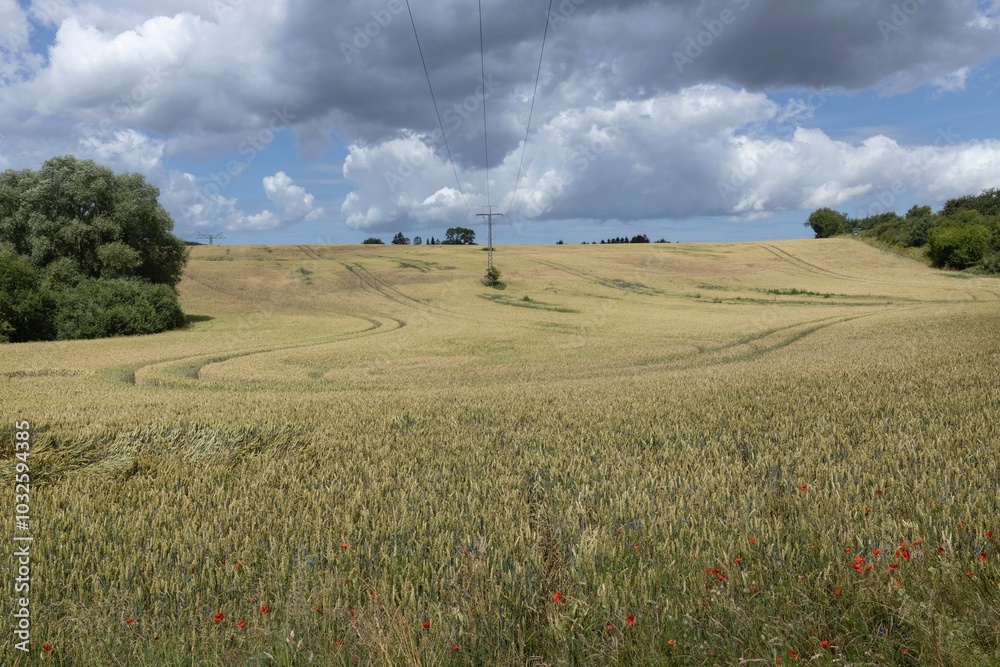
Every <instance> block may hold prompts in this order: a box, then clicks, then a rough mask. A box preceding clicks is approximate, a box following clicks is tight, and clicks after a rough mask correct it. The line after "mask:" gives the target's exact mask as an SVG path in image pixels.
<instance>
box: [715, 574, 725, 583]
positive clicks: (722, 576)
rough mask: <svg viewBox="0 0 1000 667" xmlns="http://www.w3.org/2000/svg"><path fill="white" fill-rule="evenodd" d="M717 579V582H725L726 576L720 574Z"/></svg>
mask: <svg viewBox="0 0 1000 667" xmlns="http://www.w3.org/2000/svg"><path fill="white" fill-rule="evenodd" d="M717 578H718V580H719V581H725V580H726V575H724V574H721V573H720V574H719V575H717Z"/></svg>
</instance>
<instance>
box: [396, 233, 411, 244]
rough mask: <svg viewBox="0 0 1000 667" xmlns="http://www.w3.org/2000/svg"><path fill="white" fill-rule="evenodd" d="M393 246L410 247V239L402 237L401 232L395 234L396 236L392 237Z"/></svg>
mask: <svg viewBox="0 0 1000 667" xmlns="http://www.w3.org/2000/svg"><path fill="white" fill-rule="evenodd" d="M392 244H393V245H410V239H408V238H406V237H405V236H403V232H396V235H395V236H393V237H392Z"/></svg>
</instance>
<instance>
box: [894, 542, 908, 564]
mask: <svg viewBox="0 0 1000 667" xmlns="http://www.w3.org/2000/svg"><path fill="white" fill-rule="evenodd" d="M905 545H906V543H905V542H904V543H903V544H902V545H900V547H899V548H898V549H896V555H897V556H898V557H900V558H902V559H903V560H905V561H909V560H910V550H909V549H907V548H906V546H905Z"/></svg>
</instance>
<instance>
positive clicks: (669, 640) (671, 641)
mask: <svg viewBox="0 0 1000 667" xmlns="http://www.w3.org/2000/svg"><path fill="white" fill-rule="evenodd" d="M676 643H677V640H676V639H673V638H670V639H668V640H667V646H673V645H674V644H676Z"/></svg>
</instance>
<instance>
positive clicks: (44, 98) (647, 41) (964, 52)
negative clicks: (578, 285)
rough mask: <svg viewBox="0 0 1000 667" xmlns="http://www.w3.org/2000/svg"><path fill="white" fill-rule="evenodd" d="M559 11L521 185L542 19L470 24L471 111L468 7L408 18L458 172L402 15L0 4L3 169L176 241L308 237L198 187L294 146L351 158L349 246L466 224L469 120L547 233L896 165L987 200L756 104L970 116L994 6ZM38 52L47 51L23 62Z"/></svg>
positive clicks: (765, 197) (911, 177)
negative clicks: (76, 161) (150, 214)
mask: <svg viewBox="0 0 1000 667" xmlns="http://www.w3.org/2000/svg"><path fill="white" fill-rule="evenodd" d="M397 10H398V11H397ZM554 11H555V14H554V15H553V16H552V23H551V27H550V31H549V35H548V41H547V42H546V50H545V59H544V61H543V68H542V71H541V80H540V86H539V90H538V98H537V101H536V102H537V103H536V106H535V108H534V116H533V131H532V133H531V135H530V137H529V143H528V150H527V159H526V161H525V163H524V165H523V166H524V169H523V171H521V175H520V179H518V177H517V175H518V171H519V167H520V166H521V163H520V149H521V145H522V144H521V142H522V141H523V140H524V130H525V123H526V121H527V115H528V109H529V105H530V103H531V100H532V97H531V95H532V92H533V90H534V88H533V86H534V76H535V71H536V69H535V68H536V65H537V62H538V60H537V59H538V53H539V48H540V43H541V37H542V29H543V26H544V23H545V13H544V9H543V8H542V7H541V6H540V5H539V3H537V1H536V0H509V2H504V3H497V2H486V3H484V12H485V16H484V20H485V23H486V25H487V26H488V30H487V32H486V49H487V69H488V73H489V76H490V81H489V84H488V85H487V86H486V89H485V90H484V89H483V88H482V84H481V75H482V70H481V62H480V51H479V48H480V43H479V32H478V27H479V23H478V16H477V15H476V13H475V12H472V11H470V10H469V7H468V3H467V2H464V0H440V1H439V2H434V3H423V4H421V6H419V7H416V6H415V7H414V18H415V20H416V22H417V25H418V28H419V30H420V34H421V42H422V45H423V51H424V56H425V57H426V61H427V67H428V69H429V72H430V77H431V81H432V84H433V86H434V92H435V96H436V99H437V102H438V104H439V109H440V111H441V114H442V120H443V122H444V123H445V125H446V129H447V130H448V141H449V146H448V148H450V150H451V153H452V155H453V156H454V161H455V168H454V169H453V167H452V164H451V161H450V160H449V159H448V152H447V150H446V149H445V146H444V144H443V142H442V141H441V139H440V137H439V136H438V133H439V130H438V124H439V119H438V117H437V115H436V114H435V112H434V109H433V107H432V105H431V104H430V95H429V91H428V88H427V82H426V80H425V79H424V77H423V68H422V67H421V65H420V61H419V56H418V53H417V49H416V45H415V43H414V40H413V32H412V29H411V26H410V23H409V16H407V13H406V12H405V8H404V7H403V6H402V5H401V4H399V3H388V2H384V3H374V4H373V3H371V2H369V1H368V0H343V1H342V2H336V3H330V2H328V1H327V0H298V1H297V2H289V1H288V0H280V1H277V2H262V1H259V0H213V1H212V2H209V3H205V2H198V1H197V0H149V1H148V2H143V3H136V2H134V1H132V0H103V1H102V2H100V3H97V2H89V1H76V0H32V2H31V3H30V5H26V4H25V3H18V2H17V1H16V0H0V25H2V26H4V28H2V29H0V109H3V113H0V153H2V154H0V164H4V165H11V166H15V167H17V166H37V164H38V163H39V162H40V161H41V160H40V159H39V157H41V159H44V158H46V157H50V156H51V155H58V154H63V153H67V152H77V153H81V154H84V155H86V156H92V157H94V158H95V159H99V160H101V161H103V162H105V163H109V164H114V165H121V166H122V167H124V168H127V169H129V170H138V171H142V172H143V173H146V174H148V175H150V176H151V177H152V178H154V179H155V180H156V182H157V183H158V184H159V185H161V189H162V190H163V192H164V197H165V200H167V201H170V202H172V203H171V204H170V205H171V206H173V207H177V208H173V209H171V210H172V211H173V212H174V213H175V214H177V215H178V216H179V217H182V218H185V219H190V220H192V225H193V226H200V225H212V226H220V225H221V226H224V227H226V228H228V229H233V230H236V229H275V228H279V227H284V226H287V225H290V224H295V223H296V222H298V221H310V220H315V219H317V218H318V217H319V216H321V215H322V213H321V211H322V209H321V208H320V207H319V206H318V205H317V204H316V202H315V201H314V199H313V195H312V194H310V193H307V192H306V191H305V190H304V189H303V188H302V187H301V186H297V185H295V184H294V183H293V182H292V179H291V178H289V177H288V176H287V175H286V174H285V173H284V172H278V173H275V174H274V175H273V176H268V177H267V178H265V179H264V181H263V182H262V186H263V193H264V195H265V196H267V197H268V201H269V202H270V204H269V205H268V208H267V209H266V210H262V211H260V212H258V213H250V214H248V213H246V212H245V211H244V208H246V206H245V205H244V206H243V207H241V205H240V202H239V201H237V197H236V195H235V194H234V193H235V192H236V191H237V189H236V188H233V189H226V190H225V191H221V190H219V191H213V190H212V189H211V188H207V186H206V182H205V181H204V178H200V177H199V176H197V175H192V174H191V173H189V172H191V171H196V169H195V168H194V167H192V166H191V164H192V163H193V162H196V161H197V160H198V159H201V158H212V157H215V156H218V155H220V154H232V153H235V152H237V151H238V150H239V148H238V147H242V146H244V145H245V142H246V141H247V138H248V137H260V136H262V135H261V133H265V132H270V133H271V136H272V137H273V135H274V133H275V132H276V131H277V130H278V129H282V128H284V127H289V128H291V129H292V131H294V133H295V145H296V148H297V149H298V150H299V151H300V155H309V156H311V157H316V156H319V155H322V154H324V151H326V150H327V149H328V147H329V146H331V145H347V146H349V149H348V156H347V159H346V161H345V162H344V164H343V173H344V177H345V179H346V180H347V182H348V183H349V184H350V186H351V189H350V191H349V192H347V193H340V194H339V195H338V197H339V196H343V197H344V198H343V203H342V206H341V214H342V216H343V219H344V220H345V222H346V224H347V225H348V226H349V227H351V228H354V229H368V230H379V231H390V230H393V229H396V228H399V227H404V228H405V227H406V226H413V227H420V226H429V225H441V224H443V223H445V224H450V223H455V222H467V221H468V217H469V214H470V212H472V213H478V212H480V211H481V210H482V208H481V207H482V206H484V205H486V204H487V201H486V199H487V197H486V190H487V184H486V168H487V164H486V158H485V151H484V146H483V125H482V117H483V116H482V112H483V108H482V104H483V101H482V100H483V97H485V98H486V104H487V110H488V119H489V121H488V122H489V137H490V164H489V165H488V166H489V170H490V183H489V189H490V191H491V192H490V194H491V197H490V201H489V203H491V204H499V205H500V206H501V208H502V210H505V209H506V208H507V206H508V205H510V203H511V202H513V211H514V212H515V213H518V214H519V215H521V216H522V217H530V218H533V219H538V220H543V219H552V220H555V219H579V218H592V219H600V218H606V219H610V218H616V219H636V220H638V219H646V218H661V217H666V218H685V217H689V216H699V215H737V216H760V215H765V214H767V213H773V212H776V211H783V210H791V209H795V208H796V207H812V206H814V205H816V204H817V203H819V202H822V203H824V204H827V205H830V204H838V205H839V204H842V203H845V202H849V201H851V200H856V199H858V198H859V197H860V198H865V197H870V196H874V194H878V193H881V192H884V191H885V190H886V188H889V189H892V188H893V187H894V186H899V184H898V183H895V181H896V180H898V179H897V177H896V176H889V175H887V174H893V173H896V172H898V171H899V165H900V164H907V163H908V161H910V160H911V159H912V160H916V161H918V162H919V163H920V165H925V164H929V165H931V166H928V167H924V166H921V167H920V168H918V169H915V170H914V171H915V173H913V174H904V175H903V176H902V177H901V178H902V180H903V181H904V182H905V186H906V187H908V188H912V189H915V190H918V191H919V192H922V193H927V194H929V195H939V194H941V195H945V196H947V195H954V194H958V193H961V192H967V191H972V190H973V189H975V188H976V187H979V186H980V185H983V186H986V185H995V183H989V182H984V181H988V178H989V174H988V172H989V170H990V169H995V166H996V147H995V146H994V145H993V143H991V142H979V143H975V142H971V141H958V142H950V143H947V144H945V145H941V146H905V145H902V144H898V143H896V141H894V140H892V139H889V138H888V137H884V136H878V135H876V136H869V137H861V138H860V139H858V140H857V141H854V142H847V141H844V140H842V139H840V140H838V139H835V138H834V137H832V136H830V135H828V134H827V133H825V132H823V131H821V130H819V129H816V128H815V126H814V124H813V115H814V111H815V108H814V106H813V105H811V104H809V103H808V102H803V101H800V102H799V103H794V102H793V103H787V102H778V101H776V99H774V98H772V97H769V96H768V93H769V92H772V91H775V90H779V89H781V90H786V91H787V90H800V91H801V90H813V89H815V90H824V91H831V92H830V93H829V94H831V95H834V94H842V93H843V92H844V91H864V90H876V91H879V92H881V93H883V94H885V95H893V94H900V93H903V92H905V91H911V90H913V89H916V88H920V87H926V89H927V90H933V91H936V94H937V95H941V96H948V95H959V94H962V93H963V92H964V91H967V89H968V88H969V87H970V85H971V82H973V81H975V80H976V76H977V72H979V71H980V68H981V67H983V66H984V64H986V63H989V62H991V61H992V60H993V59H995V58H996V57H997V55H998V54H1000V39H998V37H1000V5H998V3H997V0H979V1H977V0H954V1H953V2H946V3H938V2H923V1H922V0H921V1H920V2H917V1H916V0H914V1H913V2H907V3H904V2H898V1H897V0H871V1H864V2H862V1H861V0H850V1H845V0H817V1H815V2H787V0H702V1H701V2H697V3H695V2H679V1H677V0H606V1H602V2H579V1H578V0H574V1H572V2H559V3H555V10H554ZM29 19H30V20H29ZM39 33H44V34H45V35H46V36H47V37H46V39H49V40H50V42H51V43H50V44H48V45H47V46H45V47H43V48H39V47H38V45H37V43H36V45H35V47H34V50H32V46H31V44H32V39H33V37H34V38H38V37H39V36H40V34H39ZM36 41H37V40H36ZM275 110H282V112H281V113H282V117H283V118H285V119H286V120H282V121H281V123H280V127H276V126H275V117H276V112H275ZM872 134H876V133H872ZM255 150H256V149H255ZM258 152H259V151H258ZM175 159H177V160H182V161H184V166H183V167H182V168H178V167H174V166H172V161H173V160H175ZM845 165H850V167H847V166H845ZM939 169H947V170H948V171H947V172H946V173H943V172H939V171H938V170H939ZM455 170H457V172H458V178H457V179H456V176H455ZM995 173H996V172H995V171H994V178H995ZM957 175H960V176H961V177H962V178H965V179H967V180H965V181H962V182H961V183H958V182H957V179H958V178H959V176H957ZM515 181H518V182H517V184H516V189H517V192H516V195H515V192H514V190H515ZM952 187H957V188H958V192H955V191H953V190H950V189H949V188H952ZM896 189H898V187H897V188H896ZM873 193H874V194H873ZM319 196H320V197H321V198H322V197H323V195H322V194H319ZM324 201H325V200H324Z"/></svg>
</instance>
